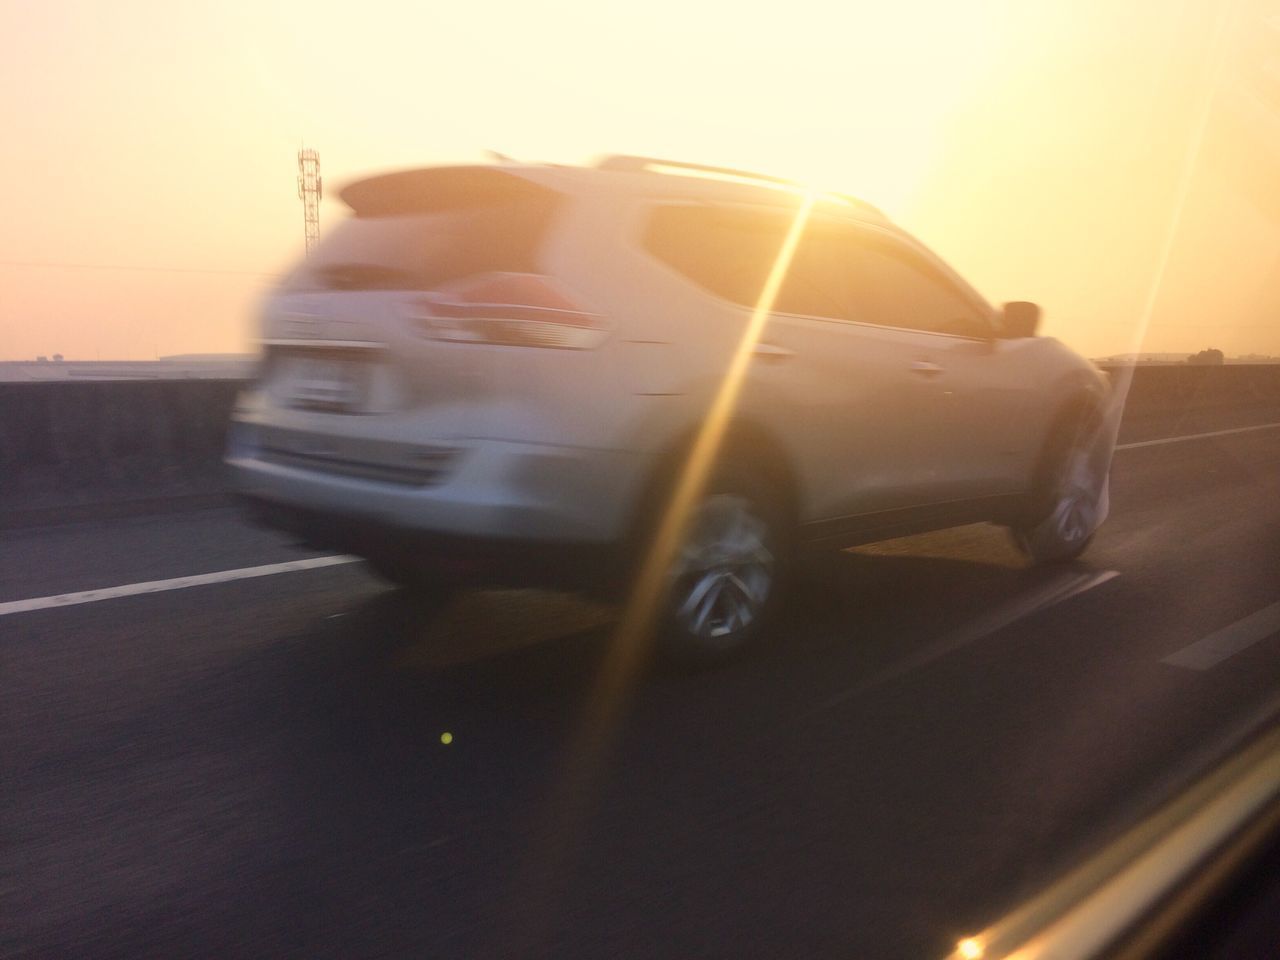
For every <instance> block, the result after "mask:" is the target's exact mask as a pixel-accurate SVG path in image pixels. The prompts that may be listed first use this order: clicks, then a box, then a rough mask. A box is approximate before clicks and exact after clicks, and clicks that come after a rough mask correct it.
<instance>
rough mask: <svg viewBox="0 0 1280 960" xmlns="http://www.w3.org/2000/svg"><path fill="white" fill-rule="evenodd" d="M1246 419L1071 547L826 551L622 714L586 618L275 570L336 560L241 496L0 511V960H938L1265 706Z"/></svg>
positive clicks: (1277, 470)
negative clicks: (594, 693)
mask: <svg viewBox="0 0 1280 960" xmlns="http://www.w3.org/2000/svg"><path fill="white" fill-rule="evenodd" d="M1271 419H1272V420H1275V419H1277V418H1275V417H1272V418H1271ZM1251 425H1252V424H1249V423H1247V422H1243V423H1242V422H1240V421H1239V418H1237V419H1236V420H1232V421H1230V422H1227V421H1221V422H1217V423H1214V422H1209V421H1208V420H1204V419H1202V420H1199V421H1196V422H1190V421H1188V422H1182V423H1178V424H1164V425H1163V427H1147V428H1145V429H1143V428H1130V427H1128V426H1126V432H1125V433H1124V434H1123V435H1122V437H1121V439H1122V441H1124V442H1125V444H1126V447H1125V448H1124V449H1122V450H1120V451H1118V452H1117V455H1116V462H1115V471H1114V477H1113V483H1112V496H1113V511H1112V517H1111V519H1110V521H1109V522H1108V523H1107V524H1106V526H1105V527H1104V529H1103V531H1102V532H1101V533H1100V534H1099V536H1098V538H1097V540H1096V542H1095V544H1094V546H1093V548H1092V549H1091V550H1090V551H1089V553H1088V554H1086V556H1085V558H1084V559H1083V560H1082V561H1081V562H1079V563H1077V564H1076V565H1074V566H1072V567H1069V568H1066V569H1058V570H1032V569H1026V568H1024V565H1023V564H1022V562H1021V561H1020V560H1019V558H1018V557H1017V555H1016V554H1014V553H1013V552H1012V551H1011V550H1010V549H1009V547H1008V546H1007V544H1006V542H1005V539H1004V537H1003V534H1002V533H1001V532H1000V531H998V530H994V529H991V528H987V527H971V528H965V529H963V530H959V531H954V532H950V533H946V534H938V535H931V536H928V537H919V538H912V539H910V540H904V541H897V542H894V543H889V544H882V545H876V546H872V547H867V548H863V549H860V550H857V551H854V552H850V553H846V554H843V555H840V556H837V557H834V558H832V560H831V562H830V563H829V564H824V565H822V566H821V568H820V569H819V570H818V571H816V579H815V581H814V583H812V584H811V585H810V586H808V587H806V588H805V589H804V590H803V591H802V592H801V594H800V596H799V597H798V598H797V601H796V602H795V603H794V604H793V612H792V614H791V616H790V617H789V619H788V620H787V622H786V623H785V624H784V625H783V626H782V627H781V628H780V630H779V635H778V637H777V638H776V642H775V643H774V644H773V645H772V646H771V647H770V648H769V649H768V650H766V651H762V652H760V653H759V654H757V655H756V656H754V657H752V658H751V659H749V660H746V661H744V662H741V663H738V664H735V665H733V666H731V667H729V668H727V669H724V670H722V671H718V672H714V673H704V674H700V675H694V676H684V675H674V674H670V673H662V672H659V673H656V674H654V675H651V676H647V677H645V678H643V679H642V680H641V681H640V682H638V684H637V685H636V687H635V688H634V691H633V695H632V697H631V698H630V700H629V701H628V702H627V703H626V704H625V705H624V707H623V709H621V710H620V713H619V715H620V720H619V723H618V724H617V726H616V728H614V729H611V730H607V731H588V732H584V731H583V730H582V729H581V724H582V720H583V715H584V702H585V700H586V698H587V696H588V694H589V692H590V690H591V689H592V681H593V679H594V677H595V671H596V668H597V667H598V666H599V665H600V663H601V660H602V651H603V649H604V646H605V644H606V643H607V639H608V635H609V634H608V625H607V620H606V615H605V613H603V612H602V611H599V610H594V609H586V608H583V607H580V606H576V605H574V604H572V603H570V602H568V601H563V600H560V599H558V598H554V597H546V596H541V595H529V594H518V593H516V594H513V593H506V594H492V595H482V596H473V597H469V598H466V599H464V600H463V601H461V602H459V603H458V604H457V605H456V606H455V607H454V608H453V609H451V610H448V611H444V612H443V613H439V614H433V613H431V612H430V611H426V610H422V609H419V608H418V607H417V606H415V604H414V603H413V602H412V599H411V598H407V597H406V596H405V595H404V594H403V593H398V592H395V591H391V590H388V589H386V588H385V587H383V586H382V585H381V584H380V583H379V582H378V581H377V580H375V579H373V578H372V577H371V576H370V575H369V574H368V573H367V572H366V571H365V570H364V568H363V566H362V565H360V564H355V563H331V564H329V565H317V566H310V567H308V568H305V569H289V570H284V571H282V570H281V569H278V568H276V569H269V570H266V571H262V570H260V569H258V568H261V567H264V566H268V565H274V564H282V563H286V562H289V561H295V560H298V559H300V558H308V557H314V556H316V555H314V554H307V553H304V552H301V551H298V550H296V549H294V548H292V547H290V546H289V545H288V544H287V543H285V542H284V541H283V540H282V539H280V538H279V537H277V536H275V535H273V534H269V533H266V532H263V531H259V530H255V529H252V528H250V527H247V526H245V525H244V524H242V523H241V522H240V520H239V519H238V517H237V516H236V514H235V513H234V512H233V511H231V510H227V509H213V510H204V511H197V512H190V513H185V514H177V515H167V516H157V517H134V518H125V519H115V520H103V521H97V522H83V523H74V524H66V525H62V526H49V527H42V528H33V529H23V530H13V531H7V532H5V533H4V534H3V537H2V538H0V670H2V672H0V675H2V676H3V684H4V694H3V706H2V707H0V711H2V716H3V723H2V724H0V757H2V758H3V771H4V772H3V777H2V778H0V780H2V782H3V786H0V838H2V839H0V955H2V956H5V957H32V958H35V957H40V958H44V957H62V956H67V957H70V956H74V957H93V958H98V957H104V958H105V957H121V958H124V957H128V958H137V957H209V958H215V957H216V958H233V957H306V958H329V957H332V958H344V960H348V958H373V957H473V956H492V957H505V956H538V957H543V956H545V957H637V958H638V957H694V956H724V957H735V958H747V957H779V956H840V957H879V956H884V957H927V956H941V955H943V954H945V953H946V952H947V951H948V950H950V949H951V947H952V945H953V944H954V943H955V941H956V940H957V939H958V938H960V937H962V936H964V935H965V934H966V933H969V932H972V931H974V930H976V929H979V928H981V927H983V926H985V925H986V924H987V923H988V922H990V921H992V920H993V919H995V918H996V917H998V916H999V915H1000V914H1001V913H1002V912H1003V911H1004V910H1005V909H1006V908H1008V907H1009V906H1011V905H1013V904H1014V903H1015V902H1016V901H1017V900H1018V899H1019V898H1021V897H1023V896H1026V895H1028V894H1030V893H1032V892H1034V891H1035V890H1036V889H1037V888H1038V887H1039V886H1040V885H1041V884H1043V883H1045V882H1046V881H1047V880H1048V879H1049V878H1050V877H1051V876H1052V875H1053V874H1055V873H1056V872H1057V871H1059V870H1061V869H1063V868H1065V867H1067V866H1069V865H1070V864H1072V863H1073V862H1075V861H1076V860H1077V859H1078V858H1080V857H1081V856H1082V855H1084V854H1086V853H1088V852H1090V851H1091V850H1093V849H1094V848H1096V847H1097V846H1098V845H1099V844H1100V843H1102V842H1104V841H1105V840H1106V839H1107V838H1108V837H1111V836H1113V835H1115V834H1116V832H1117V831H1119V830H1121V829H1122V828H1123V827H1124V826H1126V825H1127V824H1130V823H1132V822H1133V821H1134V820H1135V819H1136V818H1138V817H1140V816H1141V815H1142V814H1143V813H1144V812H1146V811H1149V810H1150V809H1152V808H1153V807H1154V806H1155V805H1157V804H1159V803H1160V802H1161V801H1162V800H1163V799H1164V798H1166V797H1167V796H1169V795H1170V793H1171V792H1172V791H1174V790H1176V789H1177V788H1178V787H1179V786H1180V785H1182V784H1184V783H1186V782H1187V780H1188V779H1189V778H1190V777H1192V776H1194V775H1195V773H1196V772H1197V771H1198V770H1200V769H1202V768H1203V767H1204V765H1205V764H1208V763H1211V762H1212V761H1213V760H1214V758H1215V757H1217V756H1218V755H1219V754H1220V753H1221V751H1223V750H1225V749H1227V748H1228V747H1229V746H1230V744H1231V743H1232V742H1234V740H1235V739H1236V738H1238V737H1240V736H1242V735H1243V734H1245V733H1246V732H1247V731H1248V730H1249V729H1251V728H1253V727H1254V726H1256V725H1257V724H1258V723H1260V722H1264V721H1265V720H1267V719H1268V718H1270V717H1272V716H1273V714H1274V707H1275V695H1276V691H1277V690H1278V689H1280V635H1278V634H1277V629H1280V622H1277V616H1278V611H1280V607H1277V604H1280V429H1276V428H1266V429H1256V430H1247V431H1241V432H1234V433H1218V432H1217V431H1219V430H1222V429H1227V428H1235V427H1240V426H1251ZM1197 433H1212V434H1214V435H1212V436H1207V437H1200V438H1198V439H1182V440H1178V441H1177V442H1171V443H1152V444H1145V441H1148V440H1160V439H1163V438H1166V437H1169V436H1183V437H1185V436H1187V435H1191V434H1197ZM1134 444H1139V445H1134ZM1143 444H1145V445H1143ZM225 571H238V572H237V573H236V574H235V575H234V576H235V577H236V578H235V579H226V578H225V575H224V576H222V577H215V578H203V579H200V578H199V575H203V574H212V573H219V574H224V572H225ZM250 573H252V574H255V575H252V576H250V575H249V574H250ZM185 577H196V578H197V579H196V580H195V581H194V582H191V581H187V582H184V583H179V584H167V585H166V584H164V583H161V584H159V585H158V586H153V587H145V588H138V587H135V586H134V585H137V584H154V583H155V582H157V581H169V580H172V579H174V578H185ZM211 580H212V581H217V582H210V581H211ZM113 587H123V588H127V589H124V590H118V591H115V592H114V593H112V592H110V591H107V592H105V593H99V594H98V595H97V596H95V597H89V598H86V597H80V598H79V599H80V600H81V601H86V602H79V603H76V604H74V605H66V598H65V597H64V598H63V599H62V600H46V599H44V598H50V597H58V596H60V595H65V594H76V593H79V592H82V591H90V590H94V591H99V590H102V589H103V588H113ZM139 591H143V592H139ZM532 641H537V642H532ZM587 733H602V734H604V735H603V736H600V737H598V738H593V737H592V736H589V735H586V734H587ZM445 741H449V742H445ZM584 743H596V744H598V746H599V748H598V750H597V751H595V752H594V753H591V754H583V753H582V752H581V749H582V745H583V744H584Z"/></svg>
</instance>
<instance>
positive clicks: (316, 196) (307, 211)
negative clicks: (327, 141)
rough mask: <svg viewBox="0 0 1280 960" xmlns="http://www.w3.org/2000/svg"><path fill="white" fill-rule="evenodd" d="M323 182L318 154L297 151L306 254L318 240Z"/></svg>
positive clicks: (311, 151)
mask: <svg viewBox="0 0 1280 960" xmlns="http://www.w3.org/2000/svg"><path fill="white" fill-rule="evenodd" d="M322 190H323V181H322V180H321V179H320V154H319V153H317V152H316V151H315V150H311V149H309V148H303V149H302V150H299V151H298V197H299V198H300V199H301V200H302V224H303V229H304V231H305V235H306V241H307V253H308V254H310V253H311V248H312V247H314V246H315V245H316V242H317V241H318V240H319V239H320V196H321V193H322Z"/></svg>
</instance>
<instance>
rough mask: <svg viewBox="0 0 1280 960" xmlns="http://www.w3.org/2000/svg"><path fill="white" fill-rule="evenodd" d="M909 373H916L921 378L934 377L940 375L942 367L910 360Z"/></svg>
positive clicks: (925, 361)
mask: <svg viewBox="0 0 1280 960" xmlns="http://www.w3.org/2000/svg"><path fill="white" fill-rule="evenodd" d="M911 372H912V373H917V374H919V375H920V376H922V377H936V376H937V375H938V374H940V373H942V367H940V366H938V365H937V364H936V363H932V362H931V361H929V360H912V361H911Z"/></svg>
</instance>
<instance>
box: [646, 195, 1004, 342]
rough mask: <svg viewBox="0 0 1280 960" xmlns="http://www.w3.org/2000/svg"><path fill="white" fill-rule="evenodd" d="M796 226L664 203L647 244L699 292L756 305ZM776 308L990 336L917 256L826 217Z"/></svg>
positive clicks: (803, 247)
mask: <svg viewBox="0 0 1280 960" xmlns="http://www.w3.org/2000/svg"><path fill="white" fill-rule="evenodd" d="M791 224H792V215H791V214H789V213H786V212H781V211H780V212H777V213H774V212H771V211H761V210H738V209H729V208H717V207H711V206H698V207H693V206H679V207H659V208H658V209H657V210H655V211H654V213H653V216H652V218H651V220H650V222H649V229H648V232H647V234H646V237H645V245H646V247H647V248H648V249H649V250H650V252H652V253H653V254H654V255H655V256H657V257H658V258H659V259H661V260H663V261H664V262H666V263H668V264H669V265H671V266H672V267H674V268H675V269H677V270H679V271H680V272H681V273H682V274H684V275H685V276H686V277H688V278H689V279H690V280H692V281H693V282H694V283H697V284H698V285H699V286H702V287H704V288H706V289H707V290H710V291H711V292H712V293H715V294H717V295H719V296H721V297H724V298H725V299H727V300H731V301H733V302H734V303H738V304H741V305H743V306H745V307H753V306H755V303H756V300H757V299H758V298H759V296H760V292H761V290H763V288H764V284H765V281H766V279H767V278H768V276H769V271H770V270H771V269H772V268H773V264H774V261H775V260H776V259H777V256H778V253H779V252H780V251H781V249H782V244H783V242H784V241H785V239H786V235H787V231H788V230H789V229H790V228H791ZM774 312H776V313H790V314H797V315H799V316H806V317H824V318H830V319H835V320H858V321H862V322H864V323H875V324H880V325H883V326H890V327H904V328H907V329H911V330H926V331H929V332H932V333H951V334H958V335H962V336H984V335H986V334H987V333H988V332H989V330H990V326H989V323H988V322H987V320H986V319H985V318H984V317H983V316H982V314H981V313H980V312H979V310H978V309H977V308H976V307H975V306H974V304H973V303H972V302H971V301H970V300H969V299H968V297H966V296H965V295H964V294H963V293H961V292H960V291H959V290H958V289H956V288H955V287H954V286H953V285H952V284H951V283H950V282H949V281H948V280H947V279H946V278H945V277H943V276H941V275H940V274H938V273H937V272H936V271H934V270H933V269H932V268H930V267H929V266H928V265H927V264H926V263H924V262H923V261H920V260H919V259H918V258H917V257H915V255H914V254H912V253H911V252H910V251H908V250H906V249H904V248H901V247H897V246H892V245H890V244H889V243H887V242H884V241H880V240H878V239H876V238H874V237H871V236H869V235H868V234H867V233H866V232H865V231H863V230H860V229H858V228H857V227H853V226H846V225H844V224H839V223H834V222H830V221H823V220H820V219H814V220H811V221H810V223H809V224H808V226H807V227H806V229H805V233H804V236H803V237H802V238H801V240H800V243H799V244H797V246H796V250H795V253H794V255H793V257H792V261H791V265H790V269H789V270H788V271H787V277H786V279H785V281H784V282H783V284H782V288H781V289H780V290H779V291H778V298H777V300H776V302H775V303H774Z"/></svg>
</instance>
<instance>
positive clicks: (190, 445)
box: [0, 364, 1280, 526]
mask: <svg viewBox="0 0 1280 960" xmlns="http://www.w3.org/2000/svg"><path fill="white" fill-rule="evenodd" d="M1108 369H1110V370H1111V371H1112V374H1113V376H1115V377H1117V378H1118V377H1119V376H1120V375H1121V374H1122V372H1123V370H1122V368H1119V367H1110V368H1108ZM244 384H245V381H243V380H150V381H114V382H113V381H102V382H82V383H73V382H53V383H0V526H13V525H15V524H18V525H22V524H24V523H28V522H40V523H46V522H54V521H56V520H58V519H60V518H67V519H71V518H75V517H80V516H95V515H99V514H102V513H108V514H109V513H111V512H119V510H120V508H121V507H122V505H126V506H127V505H129V504H133V505H135V507H137V508H138V509H150V508H151V507H154V506H155V505H156V504H157V503H174V502H186V503H191V502H223V498H224V496H225V485H224V482H223V476H224V475H223V470H222V463H221V458H222V450H223V446H224V444H225V440H226V425H227V421H228V418H229V416H230V413H231V408H232V405H233V404H234V402H235V397H236V393H237V392H238V391H239V390H240V389H241V388H242V387H243V386H244ZM1221 409H1233V410H1240V411H1250V416H1251V417H1252V418H1254V419H1273V420H1280V364H1271V365H1266V364H1259V365H1244V364H1229V365H1226V366H1221V367H1193V366H1186V365H1181V366H1167V367H1164V366H1150V367H1135V368H1133V382H1132V386H1131V388H1130V391H1129V400H1128V404H1127V406H1126V409H1125V421H1126V422H1130V421H1135V422H1145V423H1148V424H1150V423H1151V422H1152V421H1154V420H1159V421H1160V422H1161V423H1164V422H1165V421H1166V420H1167V423H1168V424H1170V425H1171V429H1170V431H1168V432H1178V431H1179V429H1180V427H1179V425H1185V424H1186V423H1187V422H1188V420H1187V417H1188V415H1190V414H1194V413H1199V412H1202V411H1213V410H1221ZM1122 436H1123V434H1122ZM108 507H112V508H113V509H108ZM126 512H127V510H126Z"/></svg>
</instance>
